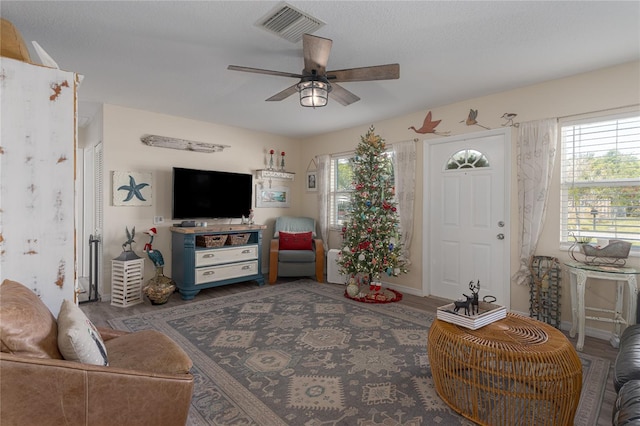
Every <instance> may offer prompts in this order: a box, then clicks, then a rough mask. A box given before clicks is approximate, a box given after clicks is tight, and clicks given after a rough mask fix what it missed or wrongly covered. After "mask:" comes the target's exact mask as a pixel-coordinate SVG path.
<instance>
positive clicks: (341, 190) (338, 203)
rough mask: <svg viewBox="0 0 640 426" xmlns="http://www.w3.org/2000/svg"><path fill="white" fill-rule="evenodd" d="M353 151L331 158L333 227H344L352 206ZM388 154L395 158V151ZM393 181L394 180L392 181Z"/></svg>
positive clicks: (330, 206) (331, 215)
mask: <svg viewBox="0 0 640 426" xmlns="http://www.w3.org/2000/svg"><path fill="white" fill-rule="evenodd" d="M353 155H354V154H353V153H350V154H343V155H339V156H338V155H336V156H333V157H332V158H331V177H330V182H329V185H330V188H331V189H330V193H329V198H330V201H329V208H330V217H331V218H330V223H329V225H330V227H332V228H333V229H337V228H342V225H343V223H344V221H345V220H346V218H347V216H348V215H349V211H350V206H351V194H352V192H353V191H354V185H353V179H354V176H353V166H352V164H351V159H352V158H353ZM386 155H388V156H390V157H391V158H392V159H393V151H391V150H390V149H389V150H387V151H386ZM392 179H393V177H392ZM392 183H393V182H392Z"/></svg>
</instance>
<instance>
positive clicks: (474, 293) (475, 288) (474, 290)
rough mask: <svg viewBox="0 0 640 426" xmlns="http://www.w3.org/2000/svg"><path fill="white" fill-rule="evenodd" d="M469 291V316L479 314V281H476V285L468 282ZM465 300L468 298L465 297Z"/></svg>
mask: <svg viewBox="0 0 640 426" xmlns="http://www.w3.org/2000/svg"><path fill="white" fill-rule="evenodd" d="M469 290H471V315H473V314H479V313H480V308H479V307H478V299H479V296H478V293H480V280H478V282H477V283H474V282H473V281H469ZM465 296H466V295H465ZM467 298H469V296H467Z"/></svg>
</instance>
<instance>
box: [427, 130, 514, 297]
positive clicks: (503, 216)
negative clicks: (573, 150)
mask: <svg viewBox="0 0 640 426" xmlns="http://www.w3.org/2000/svg"><path fill="white" fill-rule="evenodd" d="M510 141H511V128H505V129H497V130H488V131H483V132H478V133H471V134H465V135H460V136H455V137H444V138H439V139H434V140H428V141H425V149H424V161H423V167H424V170H425V173H424V179H425V181H424V191H425V192H424V194H423V200H424V208H423V211H424V213H425V215H424V222H423V233H424V235H423V241H424V250H423V253H424V259H423V293H424V294H430V295H433V296H436V297H442V298H445V299H449V300H456V299H459V298H462V297H463V294H464V293H466V294H468V295H470V294H471V293H470V289H469V283H470V281H473V282H477V281H478V280H479V281H480V298H481V299H482V298H483V297H484V296H487V295H490V296H495V297H496V299H497V300H496V303H498V304H500V305H503V306H506V307H507V308H509V305H510V287H509V286H510V279H509V274H510V235H509V219H510V213H509V202H510V199H509V198H510V197H509V194H510V179H511V178H510V176H511V167H510V158H511V150H510Z"/></svg>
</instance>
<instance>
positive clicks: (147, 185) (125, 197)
mask: <svg viewBox="0 0 640 426" xmlns="http://www.w3.org/2000/svg"><path fill="white" fill-rule="evenodd" d="M152 182H153V174H152V173H140V172H113V205H114V206H150V205H152V204H153V203H152V199H151V195H152V194H153V190H152V189H153V188H152V185H151V184H152Z"/></svg>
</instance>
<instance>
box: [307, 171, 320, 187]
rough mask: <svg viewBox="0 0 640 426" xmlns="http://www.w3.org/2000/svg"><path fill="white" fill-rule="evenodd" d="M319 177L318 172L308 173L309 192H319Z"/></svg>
mask: <svg viewBox="0 0 640 426" xmlns="http://www.w3.org/2000/svg"><path fill="white" fill-rule="evenodd" d="M317 178H318V175H317V173H316V171H315V170H314V171H312V172H307V184H306V185H307V191H317V190H318V179H317Z"/></svg>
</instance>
